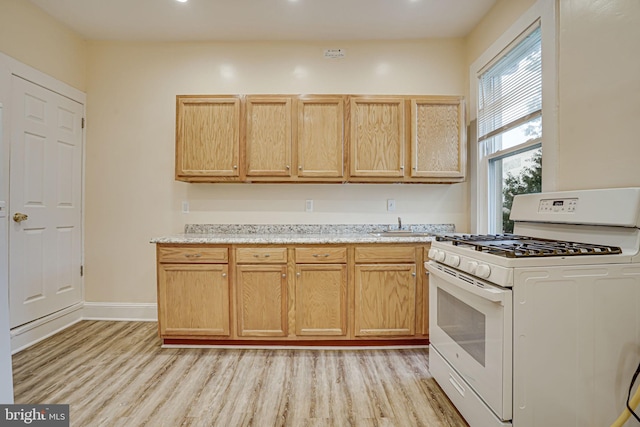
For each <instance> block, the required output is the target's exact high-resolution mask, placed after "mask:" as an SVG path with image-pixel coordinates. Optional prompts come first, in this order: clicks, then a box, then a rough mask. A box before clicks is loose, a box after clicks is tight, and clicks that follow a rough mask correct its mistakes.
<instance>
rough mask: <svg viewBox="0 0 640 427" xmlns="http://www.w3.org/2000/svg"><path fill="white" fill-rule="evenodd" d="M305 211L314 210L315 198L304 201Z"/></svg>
mask: <svg viewBox="0 0 640 427" xmlns="http://www.w3.org/2000/svg"><path fill="white" fill-rule="evenodd" d="M304 210H305V212H313V200H306V201H305V202H304Z"/></svg>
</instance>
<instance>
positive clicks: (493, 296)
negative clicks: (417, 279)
mask: <svg viewBox="0 0 640 427" xmlns="http://www.w3.org/2000/svg"><path fill="white" fill-rule="evenodd" d="M426 266H427V268H428V269H429V272H431V274H435V275H436V276H438V277H440V278H441V279H442V280H444V281H445V282H447V283H451V284H452V285H455V286H456V287H458V288H460V289H462V290H463V291H466V292H469V293H472V294H474V295H477V296H479V297H480V298H483V299H486V300H488V301H491V302H495V303H500V304H504V293H505V291H501V290H499V289H494V288H481V287H479V286H476V285H473V284H471V283H467V282H465V281H464V280H460V279H459V278H458V277H456V276H454V275H451V274H448V273H445V272H444V271H442V270H440V269H439V268H438V267H436V265H435V263H434V262H433V261H429V262H427V263H426Z"/></svg>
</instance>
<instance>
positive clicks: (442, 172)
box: [411, 97, 466, 181]
mask: <svg viewBox="0 0 640 427" xmlns="http://www.w3.org/2000/svg"><path fill="white" fill-rule="evenodd" d="M465 169H466V132H465V116H464V100H463V98H462V97H424V98H413V99H411V177H412V178H434V179H440V180H450V181H453V180H456V181H462V180H464V177H465Z"/></svg>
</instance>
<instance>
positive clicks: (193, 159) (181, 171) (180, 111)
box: [176, 96, 240, 179]
mask: <svg viewBox="0 0 640 427" xmlns="http://www.w3.org/2000/svg"><path fill="white" fill-rule="evenodd" d="M176 104H177V105H176V115H177V123H176V179H185V178H189V177H191V178H194V179H197V178H206V177H238V176H239V170H238V164H239V163H238V162H239V153H240V99H239V98H237V97H197V96H178V97H177V103H176Z"/></svg>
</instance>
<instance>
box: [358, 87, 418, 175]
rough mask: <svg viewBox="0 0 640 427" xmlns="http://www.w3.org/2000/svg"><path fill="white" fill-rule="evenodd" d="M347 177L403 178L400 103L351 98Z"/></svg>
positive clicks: (400, 101)
mask: <svg viewBox="0 0 640 427" xmlns="http://www.w3.org/2000/svg"><path fill="white" fill-rule="evenodd" d="M350 120H351V121H350V128H351V130H350V137H351V143H350V147H351V152H350V156H351V170H350V172H351V176H354V177H403V176H404V144H405V135H404V133H405V132H404V129H405V125H404V100H403V99H402V98H359V97H354V98H351V103H350Z"/></svg>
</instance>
